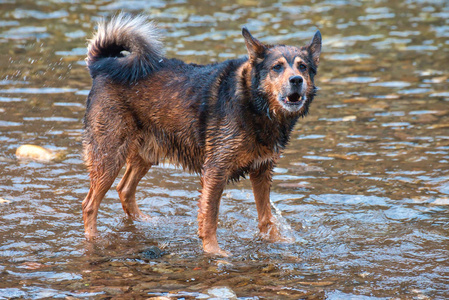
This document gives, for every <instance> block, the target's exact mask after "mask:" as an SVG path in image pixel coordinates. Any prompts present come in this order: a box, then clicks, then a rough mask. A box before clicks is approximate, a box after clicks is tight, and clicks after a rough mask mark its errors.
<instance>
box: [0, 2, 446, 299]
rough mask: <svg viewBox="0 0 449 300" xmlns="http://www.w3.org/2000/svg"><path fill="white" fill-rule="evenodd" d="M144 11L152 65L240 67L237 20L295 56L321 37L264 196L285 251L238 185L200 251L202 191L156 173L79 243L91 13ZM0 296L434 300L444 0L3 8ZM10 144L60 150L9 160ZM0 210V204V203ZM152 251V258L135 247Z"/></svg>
mask: <svg viewBox="0 0 449 300" xmlns="http://www.w3.org/2000/svg"><path fill="white" fill-rule="evenodd" d="M117 10H127V11H133V12H136V13H138V12H144V13H146V14H150V15H152V16H153V17H154V18H155V19H156V20H157V22H158V23H159V26H160V27H161V28H162V29H163V31H164V34H165V35H166V39H165V44H166V48H167V56H169V57H178V58H181V59H184V60H186V61H189V62H197V63H209V62H214V61H221V60H224V59H228V58H234V57H238V56H241V55H245V47H244V44H243V39H242V38H241V36H240V29H241V27H242V26H243V25H246V26H247V27H248V28H249V29H250V30H251V31H252V33H253V34H254V35H255V36H256V37H259V38H260V39H261V40H262V41H264V42H268V43H281V42H282V43H286V44H292V45H303V44H304V43H306V42H307V41H308V40H309V39H310V38H311V37H312V35H313V34H314V32H315V31H316V29H317V28H318V29H320V30H321V33H322V35H323V42H324V44H323V54H322V59H321V65H320V69H319V72H318V76H317V85H318V86H319V87H320V90H319V94H318V96H317V97H316V99H315V101H314V103H313V105H312V108H311V114H310V115H309V116H308V117H306V118H305V119H303V120H301V121H300V122H299V124H298V125H297V127H296V128H295V131H294V133H293V135H292V139H291V143H290V146H289V148H288V149H287V151H286V152H285V153H284V155H283V158H282V160H281V161H280V163H279V165H278V167H277V168H276V170H275V176H274V182H273V188H272V202H273V209H275V211H276V213H277V215H278V218H279V219H280V220H281V225H282V229H283V231H284V234H285V235H286V236H289V237H292V238H294V239H295V242H293V243H290V244H269V243H266V242H264V241H263V240H261V239H260V238H259V237H258V232H257V219H256V210H255V205H254V201H253V199H252V193H251V187H250V185H249V182H247V181H242V182H240V183H238V184H234V185H229V186H228V188H227V190H226V191H225V193H224V196H223V201H222V205H221V210H220V225H219V232H218V235H219V241H220V243H221V245H222V247H223V248H224V249H226V250H229V251H230V252H232V253H233V256H232V257H230V258H215V257H210V256H206V255H204V254H202V251H201V248H200V241H199V239H198V238H197V236H196V227H197V224H196V211H197V206H196V201H197V198H198V195H199V194H198V192H197V190H198V188H199V180H198V178H197V176H195V175H190V174H188V173H186V172H183V171H182V170H179V169H176V168H173V167H172V166H170V165H165V166H158V167H154V168H152V169H151V170H150V172H149V173H148V175H147V176H146V177H145V178H144V179H143V180H142V182H141V184H140V189H139V190H138V193H137V196H138V198H139V204H140V208H141V209H142V211H144V212H145V213H147V214H149V215H150V216H152V217H153V218H152V220H151V221H148V222H131V221H129V220H127V219H126V218H125V217H124V213H123V210H122V209H121V204H120V202H119V201H118V196H117V193H116V192H115V190H113V189H111V191H110V192H109V193H108V194H107V196H106V198H105V199H104V201H103V202H102V206H101V209H100V214H99V230H100V232H101V233H102V235H101V238H100V240H99V241H97V242H96V243H94V244H92V243H88V242H86V241H85V238H84V234H83V225H82V216H81V201H82V199H83V198H84V196H85V194H86V193H87V191H88V185H89V183H88V177H87V173H86V171H85V167H84V166H83V162H82V159H81V134H82V117H83V114H84V104H85V98H86V95H87V93H88V90H89V88H90V84H91V80H90V77H89V75H88V72H87V70H86V67H85V63H84V61H83V59H84V57H85V53H86V50H85V46H86V39H87V38H89V37H90V36H91V33H92V31H93V30H94V23H95V22H96V21H97V20H99V18H100V16H106V15H111V14H113V13H114V12H115V11H117ZM0 15H1V19H0V130H1V135H0V141H1V143H0V178H1V183H0V198H1V199H3V200H2V201H0V211H1V213H0V242H1V243H0V274H1V277H0V278H2V280H1V281H0V299H3V298H7V299H8V298H32V299H39V298H66V297H68V298H70V297H75V298H93V299H105V298H108V299H109V298H116V299H123V298H145V297H152V296H170V297H173V298H184V299H205V298H208V297H218V298H220V297H221V298H235V297H238V298H239V299H298V298H301V299H302V298H306V299H390V298H394V297H396V298H399V299H444V298H448V297H449V261H448V257H449V225H448V224H449V223H448V221H449V216H448V208H449V172H448V168H447V165H448V162H449V131H448V130H449V106H448V104H449V102H448V101H449V80H448V78H449V69H448V66H449V64H448V61H449V42H448V37H449V21H448V20H449V5H448V4H447V1H425V0H421V1H409V0H402V1H366V2H360V1H351V0H348V1H313V3H312V4H311V3H305V2H304V3H300V4H298V3H297V2H296V1H288V0H286V1H279V2H273V1H262V2H261V1H251V0H249V1H237V4H230V3H228V1H215V2H213V3H210V4H207V5H206V4H204V3H203V2H200V1H195V0H185V1H184V0H182V1H180V0H174V1H167V2H165V1H162V0H160V1H137V0H136V1H113V2H110V1H65V0H56V1H49V0H42V1H37V2H36V1H27V0H23V1H20V3H16V2H15V1H9V0H5V1H0ZM23 144H35V145H41V146H44V147H47V148H49V149H52V150H55V151H58V152H60V153H63V154H64V156H63V157H62V158H59V159H57V160H56V161H53V162H48V163H41V162H25V161H19V160H17V159H16V157H15V150H16V149H17V148H18V147H19V146H20V145H23ZM5 200H6V201H5ZM153 246H157V247H159V248H163V250H164V251H165V253H166V254H165V255H164V256H162V257H161V258H149V257H148V256H146V255H145V253H146V252H145V251H146V250H147V249H150V248H151V247H153ZM71 299H73V298H71Z"/></svg>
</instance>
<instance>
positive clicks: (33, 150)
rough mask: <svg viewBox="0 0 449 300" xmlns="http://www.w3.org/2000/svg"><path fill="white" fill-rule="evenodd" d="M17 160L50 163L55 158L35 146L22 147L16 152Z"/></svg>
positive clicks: (50, 152)
mask: <svg viewBox="0 0 449 300" xmlns="http://www.w3.org/2000/svg"><path fill="white" fill-rule="evenodd" d="M16 157H17V158H18V159H30V160H36V161H43V162H45V161H51V160H52V159H55V158H56V154H55V153H54V152H53V151H51V150H49V149H46V148H44V147H41V146H36V145H22V146H20V147H19V148H17V150H16Z"/></svg>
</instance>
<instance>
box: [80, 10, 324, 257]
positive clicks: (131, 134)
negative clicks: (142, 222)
mask: <svg viewBox="0 0 449 300" xmlns="http://www.w3.org/2000/svg"><path fill="white" fill-rule="evenodd" d="M242 35H243V38H244V41H245V45H246V49H247V51H248V56H247V57H243V58H239V59H231V60H226V61H223V62H220V63H214V64H209V65H198V64H193V63H191V64H187V63H184V62H183V61H181V60H178V59H174V58H170V59H169V58H166V57H165V56H164V48H163V44H162V42H161V34H160V31H159V29H158V28H157V26H155V25H154V24H153V22H151V21H149V20H148V19H147V17H145V16H143V15H137V16H132V15H128V14H125V13H120V14H118V15H116V16H114V17H113V18H112V19H111V20H110V21H109V22H105V21H102V22H100V23H99V24H98V30H97V32H96V33H95V34H94V36H93V38H92V39H91V40H90V41H89V43H88V54H87V58H86V62H87V66H88V69H89V72H90V75H91V77H92V89H91V91H90V93H89V95H88V98H87V103H86V113H85V117H84V135H83V151H84V159H85V163H86V166H87V168H88V171H89V177H90V189H89V192H88V194H87V196H86V198H85V199H84V201H83V203H82V210H83V220H84V227H85V234H86V237H87V238H88V239H92V238H94V237H95V236H96V235H97V234H98V232H97V213H98V209H99V206H100V202H101V200H102V199H103V197H104V195H105V194H106V192H107V191H108V190H109V188H110V187H111V185H112V183H113V182H114V180H115V178H116V177H117V176H118V174H119V171H120V170H121V169H122V167H123V166H124V165H125V164H126V171H125V174H124V175H123V178H122V179H121V181H120V183H119V184H118V186H117V191H118V194H119V197H120V200H121V203H122V207H123V210H124V211H125V213H126V214H127V215H128V216H129V217H130V218H131V219H141V218H144V217H145V215H144V214H143V213H142V212H141V211H140V210H139V208H138V206H137V203H136V198H135V192H136V188H137V185H138V183H139V181H140V180H141V179H142V177H143V176H144V175H145V174H146V173H147V172H148V170H149V169H150V167H151V166H153V165H157V164H158V163H159V162H161V161H163V160H166V161H169V162H170V163H173V164H175V165H177V166H180V167H182V168H184V169H185V170H188V171H190V172H194V173H197V174H199V175H200V178H201V185H202V190H201V195H200V197H199V202H198V207H199V210H198V235H199V237H200V238H201V240H202V243H203V250H204V251H205V252H206V253H212V254H216V255H223V256H226V255H228V252H226V251H223V250H221V249H220V247H219V244H218V242H217V236H216V231H217V223H218V210H219V204H220V198H221V195H222V193H223V189H224V188H225V186H226V184H227V183H228V182H232V181H237V180H239V179H240V178H242V177H244V176H248V175H249V178H250V181H251V184H252V189H253V193H254V198H255V202H256V208H257V213H258V218H259V224H258V227H259V230H260V232H261V235H262V236H263V237H265V238H266V239H268V240H269V241H274V242H275V241H280V240H282V236H281V234H280V232H279V229H278V227H277V220H276V218H275V217H274V216H273V215H272V212H271V206H270V200H269V199H270V198H269V197H270V196H269V194H270V187H271V181H272V173H273V168H274V166H275V165H276V162H277V161H278V159H279V158H280V155H281V153H282V151H283V150H284V149H285V147H286V146H287V143H288V141H289V137H290V134H291V132H292V130H293V127H294V126H295V123H296V122H297V121H298V119H299V118H300V117H304V116H306V115H307V113H308V111H309V106H310V104H311V103H312V100H313V99H314V97H315V94H316V91H317V88H316V87H315V85H314V77H315V75H316V72H317V67H318V64H319V57H320V53H321V34H320V32H319V31H317V32H316V33H315V35H314V37H313V38H312V40H311V41H310V42H309V43H308V44H307V45H306V46H303V47H293V46H286V45H268V44H264V43H262V42H260V41H259V40H258V39H256V38H254V37H253V36H252V35H251V33H250V32H249V31H248V29H246V28H245V27H244V28H243V29H242Z"/></svg>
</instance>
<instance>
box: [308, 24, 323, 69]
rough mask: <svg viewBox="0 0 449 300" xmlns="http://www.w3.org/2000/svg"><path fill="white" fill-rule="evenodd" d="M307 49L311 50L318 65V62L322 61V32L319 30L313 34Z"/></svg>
mask: <svg viewBox="0 0 449 300" xmlns="http://www.w3.org/2000/svg"><path fill="white" fill-rule="evenodd" d="M307 50H308V51H309V53H310V55H311V56H312V59H313V61H314V63H315V64H316V65H317V66H318V63H319V62H320V54H321V33H320V31H319V30H318V31H317V32H316V33H315V35H314V36H313V39H312V40H311V41H310V43H309V44H308V45H307Z"/></svg>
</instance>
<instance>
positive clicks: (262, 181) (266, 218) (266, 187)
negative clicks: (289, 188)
mask: <svg viewBox="0 0 449 300" xmlns="http://www.w3.org/2000/svg"><path fill="white" fill-rule="evenodd" d="M272 170H273V165H272V164H268V165H264V166H261V167H260V168H259V169H257V170H254V171H252V172H250V174H249V176H250V180H251V184H252V188H253V193H254V198H255V200H256V207H257V214H258V217H259V229H260V233H261V234H262V237H264V238H267V239H268V240H270V241H272V242H279V241H284V238H283V237H282V236H281V234H280V233H279V229H278V227H277V223H278V222H277V220H276V218H275V217H274V216H273V214H272V213H271V205H270V187H271V173H272Z"/></svg>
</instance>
